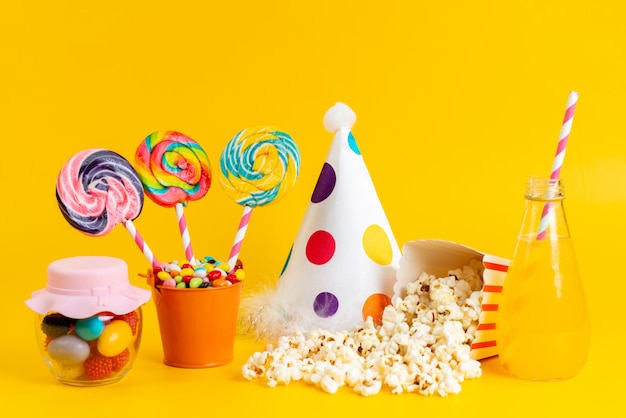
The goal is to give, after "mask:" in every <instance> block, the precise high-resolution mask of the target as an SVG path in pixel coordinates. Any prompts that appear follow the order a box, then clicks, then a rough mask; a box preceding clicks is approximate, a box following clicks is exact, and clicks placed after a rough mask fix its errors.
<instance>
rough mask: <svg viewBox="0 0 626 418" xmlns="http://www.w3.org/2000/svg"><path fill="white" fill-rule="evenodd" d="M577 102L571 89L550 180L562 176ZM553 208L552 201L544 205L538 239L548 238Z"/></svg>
mask: <svg viewBox="0 0 626 418" xmlns="http://www.w3.org/2000/svg"><path fill="white" fill-rule="evenodd" d="M577 102H578V93H576V92H575V91H571V92H570V94H569V97H568V99H567V108H566V109H565V117H564V118H563V124H562V125H561V135H560V136H559V143H558V145H557V147H556V155H555V157H554V162H553V163H552V171H551V173H550V180H558V179H559V178H560V177H561V167H562V166H563V160H564V159H565V151H566V149H567V140H568V139H569V134H570V132H571V130H572V123H573V122H574V111H575V110H576V103H577ZM551 209H552V203H551V202H548V203H546V204H545V205H544V206H543V212H542V213H541V221H540V222H539V232H538V233H537V239H538V240H543V239H545V238H546V234H547V232H548V223H549V219H548V218H549V215H550V210H551Z"/></svg>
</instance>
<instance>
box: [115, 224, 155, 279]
mask: <svg viewBox="0 0 626 418" xmlns="http://www.w3.org/2000/svg"><path fill="white" fill-rule="evenodd" d="M124 226H125V227H126V230H127V231H128V232H129V233H130V236H131V237H133V240H134V241H135V244H137V247H139V249H140V250H141V252H142V253H143V256H144V257H145V258H146V260H148V262H149V263H150V265H152V268H156V267H159V261H158V260H157V259H156V257H155V256H154V254H153V253H152V250H151V249H150V247H148V244H147V243H146V242H145V241H144V240H143V238H142V237H141V235H140V234H139V232H137V228H135V224H134V223H133V221H131V220H130V219H129V220H127V221H126V222H124Z"/></svg>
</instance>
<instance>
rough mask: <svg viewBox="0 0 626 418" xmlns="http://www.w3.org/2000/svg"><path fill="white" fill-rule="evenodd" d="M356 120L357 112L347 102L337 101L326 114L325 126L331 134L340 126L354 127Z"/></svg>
mask: <svg viewBox="0 0 626 418" xmlns="http://www.w3.org/2000/svg"><path fill="white" fill-rule="evenodd" d="M355 122H356V113H354V111H353V110H352V109H350V107H349V106H348V105H347V104H345V103H341V102H337V103H335V105H334V106H333V107H331V108H330V109H328V110H327V111H326V114H324V128H325V129H326V130H327V131H328V132H330V133H331V134H333V133H335V132H337V131H338V130H339V128H348V129H352V126H354V123H355Z"/></svg>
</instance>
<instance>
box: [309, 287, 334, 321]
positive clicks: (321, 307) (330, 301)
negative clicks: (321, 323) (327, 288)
mask: <svg viewBox="0 0 626 418" xmlns="http://www.w3.org/2000/svg"><path fill="white" fill-rule="evenodd" d="M338 309H339V299H337V296H335V295H333V294H332V293H330V292H322V293H320V294H319V295H317V296H316V297H315V301H314V302H313V311H314V312H315V313H316V314H317V315H318V316H321V317H322V318H328V317H330V316H333V315H334V314H336V313H337V310H338Z"/></svg>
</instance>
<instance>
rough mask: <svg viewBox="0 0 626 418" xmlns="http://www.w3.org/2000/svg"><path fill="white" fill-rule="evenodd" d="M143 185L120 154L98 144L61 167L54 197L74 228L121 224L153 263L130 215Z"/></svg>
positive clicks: (137, 208)
mask: <svg viewBox="0 0 626 418" xmlns="http://www.w3.org/2000/svg"><path fill="white" fill-rule="evenodd" d="M143 193H144V190H143V186H142V185H141V180H140V179H139V177H138V175H137V173H136V172H135V169H134V168H133V167H132V166H131V165H130V163H129V162H128V161H127V160H126V159H125V158H124V157H122V156H121V155H119V154H117V153H115V152H113V151H109V150H106V149H101V148H90V149H86V150H83V151H80V152H78V153H77V154H75V155H74V156H73V157H72V158H70V159H69V160H68V161H67V162H66V163H65V165H64V166H63V168H62V169H61V171H60V173H59V176H58V178H57V184H56V197H57V203H58V204H59V208H60V209H61V213H62V214H63V216H64V217H65V219H66V220H67V222H69V224H70V225H72V226H73V227H74V228H76V229H78V230H79V231H81V232H83V233H85V234H87V235H92V236H101V235H105V234H108V233H109V232H111V230H112V229H113V228H114V227H115V225H117V224H123V225H124V227H125V228H126V230H127V231H128V232H129V233H130V235H131V237H132V238H133V240H134V241H135V244H136V245H137V247H138V248H139V249H140V250H141V252H142V253H143V255H144V257H145V258H146V260H148V262H149V263H150V264H152V266H153V267H156V266H158V265H159V261H158V260H157V259H156V257H154V254H153V253H152V250H151V249H150V247H149V246H148V244H147V243H146V242H145V241H144V240H143V238H142V237H141V235H140V234H139V232H138V231H137V229H136V228H135V225H134V224H133V219H135V218H137V217H138V216H139V214H140V213H141V210H142V208H143V201H144V198H143Z"/></svg>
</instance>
